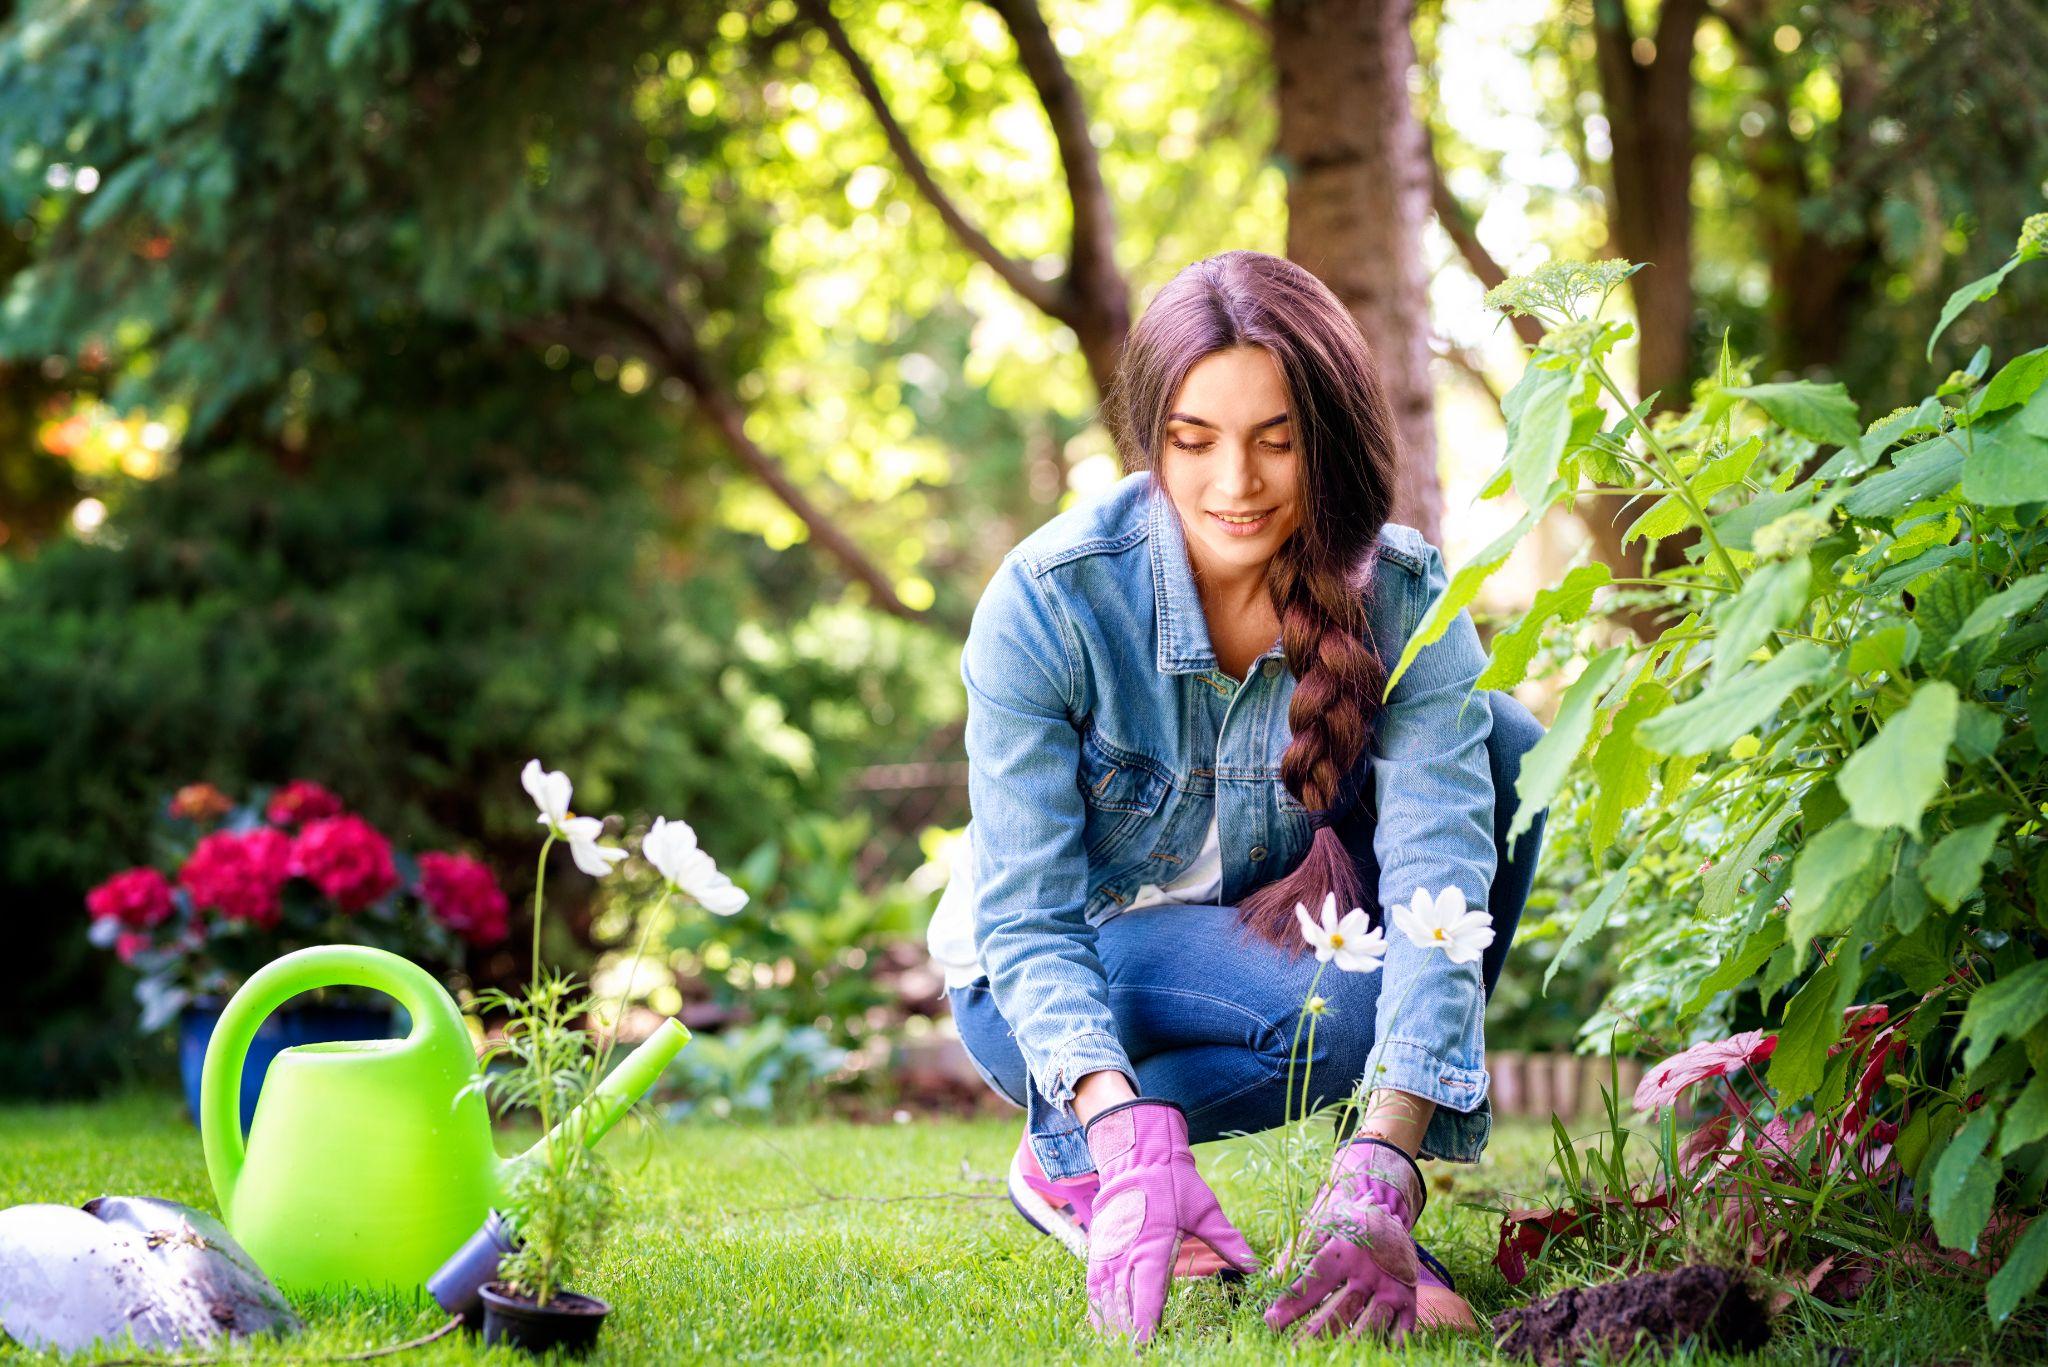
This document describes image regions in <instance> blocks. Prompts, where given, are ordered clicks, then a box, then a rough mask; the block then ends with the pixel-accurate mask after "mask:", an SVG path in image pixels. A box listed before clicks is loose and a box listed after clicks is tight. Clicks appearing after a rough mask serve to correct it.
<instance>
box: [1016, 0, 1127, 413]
mask: <svg viewBox="0 0 2048 1367" xmlns="http://www.w3.org/2000/svg"><path fill="white" fill-rule="evenodd" d="M986 3H987V4H988V6H989V8H991V9H993V10H994V11H995V12H996V13H997V14H999V15H1001V16H1002V18H1003V22H1004V23H1005V24H1007V25H1008V26H1009V29H1010V36H1011V37H1012V38H1013V39H1015V40H1016V43H1017V57H1018V60H1019V61H1020V62H1021V63H1022V64H1023V67H1024V74H1025V75H1026V76H1028V77H1029V78H1030V80H1031V85H1032V88H1033V89H1035V90H1036V91H1037V92H1038V99H1039V103H1040V104H1042V105H1043V106H1044V107H1045V116H1046V118H1047V119H1048V120H1049V121H1050V122H1051V124H1052V136H1053V141H1054V143H1055V144H1057V145H1058V147H1059V152H1060V165H1061V167H1062V168H1063V169H1064V171H1065V172H1066V181H1067V198H1068V199H1069V201H1070V202H1071V203H1072V206H1073V212H1074V240H1073V247H1072V250H1071V253H1070V256H1069V259H1068V263H1067V275H1066V280H1065V287H1064V289H1063V291H1062V296H1063V297H1062V300H1061V307H1060V308H1059V309H1057V310H1051V311H1050V312H1052V314H1053V316H1054V317H1056V318H1058V319H1060V321H1062V322H1064V323H1066V324H1067V325H1068V326H1069V327H1071V328H1073V329H1074V331H1075V333H1076V334H1078V335H1079V337H1080V339H1081V348H1082V350H1083V351H1084V352H1085V353H1086V354H1087V357H1088V368H1089V370H1090V371H1091V372H1092V373H1093V374H1094V376H1095V379H1096V383H1097V384H1098V385H1106V384H1107V383H1108V381H1109V377H1110V374H1111V373H1112V372H1113V371H1114V370H1115V368H1116V358H1117V356H1118V355H1120V354H1121V353H1122V351H1123V344H1124V335H1125V334H1126V333H1127V332H1129V331H1130V325H1131V312H1130V284H1129V282H1128V281H1126V280H1125V279H1124V276H1123V272H1122V271H1120V270H1118V269H1117V264H1116V214H1115V212H1114V210H1113V208H1112V206H1111V204H1110V198H1109V188H1108V186H1106V185H1105V184H1104V183H1103V179H1102V159H1101V157H1100V156H1098V155H1097V153H1096V150H1095V142H1094V139H1093V138H1092V137H1091V136H1090V135H1089V131H1088V108H1087V106H1086V104H1085V103H1083V101H1082V99H1081V90H1080V87H1079V86H1077V85H1075V84H1074V78H1073V75H1072V73H1070V72H1069V71H1068V70H1067V64H1066V62H1065V61H1064V60H1063V59H1062V58H1061V57H1060V51H1059V47H1058V45H1057V44H1055V43H1054V42H1053V37H1052V30H1051V29H1049V28H1047V27H1046V23H1045V16H1044V15H1042V14H1040V13H1039V11H1038V5H1037V3H1036V0H986Z"/></svg>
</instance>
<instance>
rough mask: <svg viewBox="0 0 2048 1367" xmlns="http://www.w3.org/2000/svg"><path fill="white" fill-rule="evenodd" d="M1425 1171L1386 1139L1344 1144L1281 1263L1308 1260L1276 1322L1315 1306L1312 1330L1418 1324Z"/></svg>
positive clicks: (1284, 1266) (1284, 1269) (1402, 1329)
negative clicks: (1417, 1235) (1413, 1233)
mask: <svg viewBox="0 0 2048 1367" xmlns="http://www.w3.org/2000/svg"><path fill="white" fill-rule="evenodd" d="M1422 1201H1423V1193H1422V1171H1421V1169H1419V1168H1417V1167H1416V1166H1415V1160H1414V1159H1412V1158H1410V1157H1409V1156H1408V1155H1407V1154H1405V1153H1403V1152H1402V1151H1401V1150H1400V1149H1398V1148H1396V1147H1395V1146H1394V1145H1392V1144H1388V1143H1386V1142H1384V1141H1383V1140H1377V1139H1361V1140H1354V1141H1353V1142H1351V1143H1349V1144H1346V1145H1345V1146H1344V1147H1343V1148H1341V1149H1339V1150H1337V1157H1336V1161H1335V1162H1333V1163H1332V1164H1331V1165H1330V1180H1329V1181H1328V1182H1327V1183H1325V1184H1324V1186H1323V1190H1322V1192H1321V1193H1320V1194H1319V1195H1318V1196H1317V1197H1316V1202H1315V1205H1314V1206H1312V1207H1311V1208H1310V1210H1309V1213H1308V1219H1307V1221H1306V1222H1305V1223H1304V1224H1303V1226H1302V1230H1301V1234H1300V1235H1299V1236H1298V1237H1297V1238H1296V1240H1295V1243H1294V1245H1293V1246H1292V1247H1290V1248H1289V1249H1288V1252H1287V1254H1286V1256H1285V1257H1283V1258H1282V1260H1281V1267H1280V1271H1281V1273H1282V1275H1283V1276H1284V1275H1286V1274H1287V1273H1288V1272H1289V1271H1290V1269H1291V1268H1293V1267H1299V1266H1301V1264H1302V1262H1303V1261H1304V1260H1305V1261H1306V1263H1307V1266H1306V1268H1305V1270H1303V1271H1302V1272H1301V1273H1300V1274H1299V1275H1298V1276H1297V1277H1296V1278H1295V1280H1294V1281H1293V1282H1292V1283H1291V1284H1290V1285H1289V1289H1288V1291H1287V1293H1286V1294H1285V1295H1283V1296H1281V1297H1280V1299H1278V1300H1276V1301H1274V1302H1273V1304H1272V1305H1271V1306H1270V1307H1269V1308H1268V1309H1267V1311H1266V1323H1267V1324H1269V1325H1271V1326H1272V1327H1273V1328H1275V1329H1284V1328H1286V1327H1287V1326H1288V1325H1290V1324H1292V1323H1294V1322H1295V1321H1296V1320H1298V1319H1300V1318H1301V1317H1302V1316H1303V1315H1308V1314H1309V1312H1310V1311H1312V1310H1313V1311H1315V1313H1314V1314H1313V1315H1312V1316H1310V1318H1309V1319H1308V1320H1307V1321H1306V1322H1305V1323H1304V1324H1303V1325H1302V1327H1301V1331H1300V1332H1301V1334H1302V1335H1303V1336H1304V1337H1309V1336H1313V1335H1316V1334H1324V1333H1333V1332H1336V1331H1338V1330H1349V1331H1350V1332H1351V1333H1352V1334H1353V1335H1357V1334H1361V1333H1363V1332H1365V1331H1367V1330H1373V1329H1384V1330H1389V1331H1391V1333H1392V1336H1393V1337H1394V1338H1395V1339H1399V1338H1401V1337H1402V1336H1404V1335H1405V1334H1407V1333H1408V1331H1409V1330H1411V1329H1413V1328H1414V1327H1415V1281H1416V1274H1417V1271H1418V1265H1417V1260H1416V1256H1415V1240H1414V1239H1413V1238H1412V1237H1410V1235H1409V1233H1408V1231H1410V1230H1411V1229H1413V1228H1415V1221H1416V1219H1417V1217H1419V1216H1420V1215H1421V1214H1422Z"/></svg>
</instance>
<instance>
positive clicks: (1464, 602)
mask: <svg viewBox="0 0 2048 1367" xmlns="http://www.w3.org/2000/svg"><path fill="white" fill-rule="evenodd" d="M1564 493H1565V487H1564V485H1563V483H1562V482H1560V483H1558V484H1554V485H1552V486H1551V488H1550V491H1549V492H1548V493H1547V494H1545V495H1544V496H1543V499H1542V500H1541V501H1540V502H1537V503H1532V504H1530V505H1529V509H1528V511H1527V512H1525V513H1523V514H1522V516H1521V519H1520V520H1519V521H1518V522H1516V523H1515V525H1514V526H1512V527H1510V528H1508V529H1507V530H1506V531H1504V532H1502V533H1501V534H1500V535H1499V536H1497V537H1495V538H1494V539H1493V541H1492V542H1491V543H1490V544H1489V545H1488V546H1487V547H1486V549H1485V550H1483V551H1481V552H1479V554H1478V555H1476V556H1474V557H1473V558H1472V560H1471V562H1470V563H1469V564H1466V565H1464V566H1462V567H1460V568H1459V570H1458V572H1457V573H1456V574H1454V575H1452V576H1451V582H1450V586H1449V587H1448V588H1446V589H1445V590H1444V591H1443V594H1442V596H1440V597H1439V598H1438V599H1437V600H1436V601H1435V602H1434V603H1432V604H1430V607H1429V611H1428V612H1427V613H1425V614H1424V615H1423V618H1422V621H1421V623H1420V624H1418V625H1417V626H1416V628H1415V634H1414V635H1413V636H1411V637H1409V638H1408V644H1407V645H1406V646H1404V647H1402V649H1401V659H1400V662H1399V663H1397V664H1396V665H1395V666H1394V672H1393V673H1391V674H1389V675H1388V676H1387V687H1386V692H1387V694H1391V693H1392V692H1393V691H1394V685H1395V684H1397V683H1399V682H1401V676H1402V675H1403V674H1406V673H1407V672H1408V666H1409V665H1411V664H1413V663H1415V657H1416V656H1417V655H1420V654H1421V653H1422V652H1423V649H1424V648H1425V647H1427V646H1430V645H1433V644H1435V643H1436V642H1437V641H1438V640H1440V639H1442V637H1443V634H1444V633H1445V632H1446V631H1449V630H1450V629H1451V623H1453V622H1455V621H1457V620H1458V614H1459V613H1461V612H1463V611H1464V610H1465V609H1466V608H1468V607H1470V606H1471V604H1472V600H1473V599H1474V598H1476V597H1478V596H1479V589H1480V586H1481V585H1483V584H1485V583H1486V581H1487V580H1488V579H1490V578H1492V577H1493V572H1494V571H1495V570H1497V569H1499V568H1500V567H1501V566H1502V565H1504V564H1506V563H1507V559H1508V555H1509V553H1510V552H1512V551H1513V550H1514V549H1515V547H1516V545H1518V544H1519V543H1520V542H1521V540H1522V538H1523V537H1525V536H1527V535H1528V534H1529V529H1530V528H1531V527H1534V526H1535V525H1536V523H1537V522H1538V521H1539V520H1541V518H1542V517H1543V514H1544V513H1546V512H1548V511H1549V510H1550V505H1551V504H1552V503H1554V502H1556V501H1557V499H1559V498H1560V497H1562V496H1563V495H1564Z"/></svg>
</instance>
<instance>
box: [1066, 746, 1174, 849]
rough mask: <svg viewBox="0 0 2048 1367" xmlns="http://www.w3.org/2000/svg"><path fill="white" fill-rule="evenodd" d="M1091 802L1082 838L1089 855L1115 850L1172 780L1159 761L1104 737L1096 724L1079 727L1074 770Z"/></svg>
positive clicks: (1084, 799)
mask: <svg viewBox="0 0 2048 1367" xmlns="http://www.w3.org/2000/svg"><path fill="white" fill-rule="evenodd" d="M1076 782H1077V783H1078V784H1079V786H1080V789H1081V800H1082V803H1083V805H1084V806H1085V807H1086V808H1087V814H1088V817H1087V826H1086V830H1085V832H1084V839H1085V840H1086V842H1087V846H1088V857H1089V859H1091V860H1096V861H1100V860H1106V859H1109V858H1110V857H1112V856H1114V855H1115V854H1116V853H1117V852H1118V851H1119V850H1121V849H1122V848H1123V847H1124V846H1125V845H1127V844H1129V843H1130V840H1131V838H1132V837H1133V836H1135V835H1136V834H1137V833H1138V832H1139V831H1140V830H1142V829H1143V828H1144V826H1145V823H1146V821H1147V820H1149V819H1150V818H1151V816H1152V815H1153V814H1154V813H1155V812H1157V811H1158V810H1159V804H1160V802H1162V801H1163V800H1164V799H1165V797H1166V790H1167V788H1168V787H1169V786H1171V785H1170V784H1169V783H1168V781H1167V777H1166V772H1165V770H1164V768H1163V767H1162V766H1161V765H1159V764H1158V763H1156V762H1155V761H1153V760H1151V759H1148V758H1146V757H1145V756H1143V755H1140V754H1138V753H1137V752H1135V751H1132V750H1126V749H1125V748H1123V747H1122V746H1120V745H1116V744H1114V743H1113V742H1110V741H1107V740H1104V739H1103V738H1102V736H1101V734H1100V733H1099V732H1097V731H1096V730H1095V729H1094V728H1093V727H1090V728H1088V729H1087V730H1085V731H1083V732H1082V733H1081V769H1080V772H1079V773H1078V774H1077V775H1076Z"/></svg>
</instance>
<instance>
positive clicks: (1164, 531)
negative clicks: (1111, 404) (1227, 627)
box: [1145, 479, 1216, 674]
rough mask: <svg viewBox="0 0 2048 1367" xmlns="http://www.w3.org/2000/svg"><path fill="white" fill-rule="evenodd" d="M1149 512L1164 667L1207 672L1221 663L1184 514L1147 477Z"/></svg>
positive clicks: (1170, 670)
mask: <svg viewBox="0 0 2048 1367" xmlns="http://www.w3.org/2000/svg"><path fill="white" fill-rule="evenodd" d="M1147 484H1148V485H1149V486H1150V487H1149V490H1148V493H1147V496H1146V499H1145V504H1146V513H1145V515H1146V517H1147V518H1148V519H1149V522H1150V535H1149V536H1148V537H1147V538H1146V539H1147V541H1148V542H1149V543H1150V544H1151V547H1152V608H1153V611H1154V612H1155V613H1157V614H1158V630H1157V635H1158V637H1159V672H1160V673H1161V674H1205V673H1207V672H1208V671H1210V670H1212V669H1215V668H1216V649H1215V647H1214V646H1213V645H1212V644H1211V643H1210V641H1209V619H1208V617H1207V616H1206V615H1205V614H1204V613H1203V611H1202V596H1201V594H1200V593H1198V592H1196V590H1195V577H1194V572H1193V571H1192V570H1191V569H1189V567H1188V546H1187V533H1186V532H1185V531H1184V530H1183V529H1182V527H1181V525H1180V514H1179V513H1177V512H1175V511H1174V508H1173V501H1172V500H1171V499H1169V498H1167V496H1166V491H1165V490H1164V489H1161V488H1160V487H1159V482H1158V481H1157V480H1156V479H1154V480H1148V481H1147Z"/></svg>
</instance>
